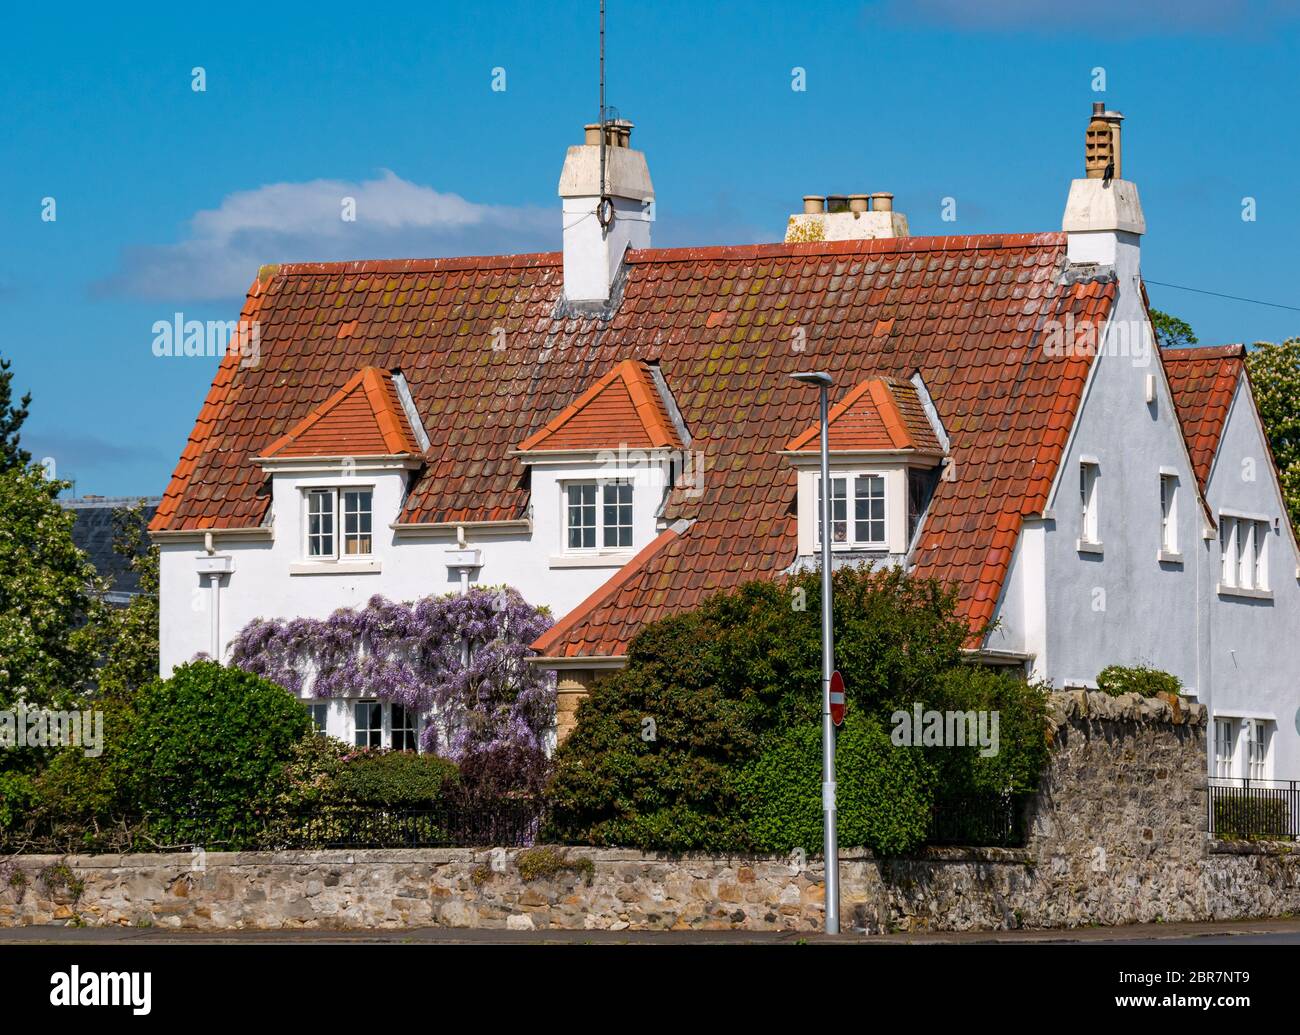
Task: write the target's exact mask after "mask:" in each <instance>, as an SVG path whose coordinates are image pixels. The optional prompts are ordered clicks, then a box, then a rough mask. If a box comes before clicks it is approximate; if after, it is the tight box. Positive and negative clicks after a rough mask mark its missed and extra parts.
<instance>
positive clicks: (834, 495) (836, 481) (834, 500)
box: [817, 478, 849, 543]
mask: <svg viewBox="0 0 1300 1035" xmlns="http://www.w3.org/2000/svg"><path fill="white" fill-rule="evenodd" d="M847 486H848V479H846V478H832V479H831V542H832V543H847V542H848V541H849V516H848V499H847V498H846V495H845V494H846V490H847ZM824 501H825V497H824V496H823V495H822V489H821V479H818V489H817V541H818V543H820V542H821V538H822V510H823V507H824V505H825V503H824Z"/></svg>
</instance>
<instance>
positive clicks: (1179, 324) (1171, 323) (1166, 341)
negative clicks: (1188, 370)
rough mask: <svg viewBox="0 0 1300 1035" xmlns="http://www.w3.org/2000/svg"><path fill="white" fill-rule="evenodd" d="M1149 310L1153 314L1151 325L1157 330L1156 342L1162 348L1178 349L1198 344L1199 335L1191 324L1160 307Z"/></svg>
mask: <svg viewBox="0 0 1300 1035" xmlns="http://www.w3.org/2000/svg"><path fill="white" fill-rule="evenodd" d="M1148 311H1149V312H1150V314H1151V326H1152V328H1153V329H1154V331H1155V335H1156V344H1157V345H1159V346H1160V347H1161V348H1162V349H1176V348H1182V347H1183V346H1186V345H1195V344H1196V342H1197V337H1196V334H1195V332H1193V330H1192V327H1191V324H1189V323H1187V322H1186V321H1184V320H1180V319H1179V318H1178V317H1176V316H1171V315H1170V314H1169V313H1162V312H1161V311H1160V310H1159V309H1151V310H1148Z"/></svg>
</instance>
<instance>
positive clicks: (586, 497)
mask: <svg viewBox="0 0 1300 1035" xmlns="http://www.w3.org/2000/svg"><path fill="white" fill-rule="evenodd" d="M568 498H569V507H568V510H569V515H568V525H569V549H570V550H594V549H595V547H596V485H595V483H594V482H586V483H582V484H578V485H570V486H569V487H568Z"/></svg>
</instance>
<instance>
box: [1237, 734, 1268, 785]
mask: <svg viewBox="0 0 1300 1035" xmlns="http://www.w3.org/2000/svg"><path fill="white" fill-rule="evenodd" d="M1242 725H1243V727H1244V732H1245V734H1246V760H1245V761H1246V779H1248V780H1267V779H1268V778H1269V777H1268V771H1269V767H1268V756H1269V747H1270V745H1271V741H1272V737H1271V736H1270V735H1269V725H1270V724H1269V722H1268V721H1267V720H1266V719H1246V720H1245V721H1244V723H1243V724H1242Z"/></svg>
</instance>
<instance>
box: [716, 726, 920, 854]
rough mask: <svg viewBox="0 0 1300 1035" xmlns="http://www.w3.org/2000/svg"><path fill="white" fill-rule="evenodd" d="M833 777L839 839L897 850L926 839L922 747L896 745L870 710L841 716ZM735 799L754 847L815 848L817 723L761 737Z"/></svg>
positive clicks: (819, 828) (818, 838) (818, 831)
mask: <svg viewBox="0 0 1300 1035" xmlns="http://www.w3.org/2000/svg"><path fill="white" fill-rule="evenodd" d="M835 779H836V783H837V787H836V791H837V794H836V799H837V807H838V811H837V814H836V828H837V835H838V838H839V844H840V846H841V847H844V848H859V847H866V848H870V849H871V850H872V851H874V852H877V853H879V854H881V855H897V854H899V853H902V852H907V851H910V850H911V849H913V848H915V847H917V846H918V845H920V844H921V843H922V842H923V841H924V840H925V836H926V832H927V829H928V826H929V818H930V808H931V803H932V800H933V787H932V784H933V780H934V774H933V768H932V766H931V765H930V764H929V763H928V762H927V761H926V758H925V755H924V753H923V752H922V751H921V749H919V748H913V747H904V748H899V747H895V746H894V745H893V744H892V743H891V742H890V738H889V731H888V729H886V728H885V727H884V726H883V725H882V724H881V722H880V721H879V720H878V719H876V718H875V717H874V716H870V715H868V714H866V713H865V712H863V711H861V710H858V711H854V712H853V713H851V714H850V715H848V716H847V717H846V718H845V721H844V725H843V726H842V727H840V730H839V733H838V735H837V737H836V744H835ZM740 799H741V805H742V809H743V811H744V813H745V814H746V816H747V817H748V830H747V833H748V840H749V843H750V845H752V847H754V848H755V849H758V850H760V851H765V852H789V851H791V850H793V849H796V848H802V849H803V850H804V851H805V852H807V853H808V854H810V855H811V854H820V852H821V849H822V836H823V832H824V830H825V825H824V823H823V814H822V730H821V724H820V723H812V722H806V723H800V724H799V725H797V726H793V727H791V728H790V729H788V730H785V731H784V732H782V733H780V734H778V735H776V736H774V737H773V738H772V739H771V740H770V742H768V743H766V744H765V746H764V748H763V751H762V753H761V754H760V755H759V756H758V757H757V758H755V759H754V760H753V761H752V762H750V763H749V765H747V766H746V767H745V770H744V772H743V773H742V774H741V778H740Z"/></svg>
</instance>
